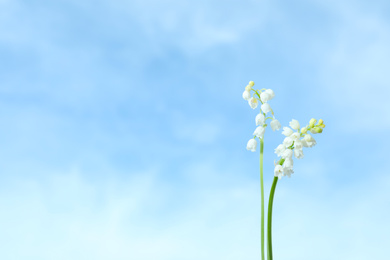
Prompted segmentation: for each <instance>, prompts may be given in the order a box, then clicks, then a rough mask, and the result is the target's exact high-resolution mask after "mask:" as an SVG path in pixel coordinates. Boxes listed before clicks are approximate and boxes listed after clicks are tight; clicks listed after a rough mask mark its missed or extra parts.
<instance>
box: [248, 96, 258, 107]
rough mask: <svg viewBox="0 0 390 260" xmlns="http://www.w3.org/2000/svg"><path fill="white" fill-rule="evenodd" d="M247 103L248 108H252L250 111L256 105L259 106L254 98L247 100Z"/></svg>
mask: <svg viewBox="0 0 390 260" xmlns="http://www.w3.org/2000/svg"><path fill="white" fill-rule="evenodd" d="M248 103H249V106H250V107H251V108H252V109H255V108H256V107H257V106H258V105H259V102H258V101H257V99H256V98H255V97H251V98H250V99H249V100H248Z"/></svg>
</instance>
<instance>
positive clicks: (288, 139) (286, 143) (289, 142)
mask: <svg viewBox="0 0 390 260" xmlns="http://www.w3.org/2000/svg"><path fill="white" fill-rule="evenodd" d="M293 142H294V140H293V139H291V137H289V136H287V137H286V138H284V140H283V145H284V146H285V147H290V146H291V145H292V144H293Z"/></svg>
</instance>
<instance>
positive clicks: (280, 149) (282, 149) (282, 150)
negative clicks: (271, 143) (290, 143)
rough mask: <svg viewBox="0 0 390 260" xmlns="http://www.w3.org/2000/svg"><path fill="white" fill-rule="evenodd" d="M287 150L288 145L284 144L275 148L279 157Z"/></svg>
mask: <svg viewBox="0 0 390 260" xmlns="http://www.w3.org/2000/svg"><path fill="white" fill-rule="evenodd" d="M284 151H286V147H285V146H284V145H282V144H279V145H278V147H276V149H275V153H276V154H277V155H278V157H280V156H282V153H283V152H284Z"/></svg>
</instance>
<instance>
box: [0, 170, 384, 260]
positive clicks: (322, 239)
mask: <svg viewBox="0 0 390 260" xmlns="http://www.w3.org/2000/svg"><path fill="white" fill-rule="evenodd" d="M199 163H201V165H200V166H199V167H196V165H195V164H194V165H192V166H191V167H190V166H189V168H188V169H187V170H186V172H188V174H187V175H183V177H185V178H188V180H189V181H191V183H190V184H189V185H185V186H183V187H181V185H177V184H176V183H170V182H167V181H162V179H161V178H160V174H161V173H162V172H160V173H159V171H147V172H143V173H137V174H132V175H131V177H123V176H122V177H120V178H121V179H118V177H112V178H108V179H106V180H102V179H100V180H99V179H95V180H93V179H87V178H86V177H85V176H84V175H83V174H82V173H81V172H80V171H78V170H73V171H71V172H69V173H56V174H50V175H47V176H46V177H41V178H40V179H39V178H38V177H36V178H34V179H31V178H29V177H25V178H15V179H13V182H12V181H9V180H7V181H8V183H7V186H8V187H5V186H4V184H5V183H4V181H3V187H2V189H1V192H0V205H1V208H2V212H3V213H2V214H1V216H0V226H1V230H2V232H1V234H0V242H1V243H2V244H3V245H4V247H3V249H2V253H1V255H2V257H1V258H2V259H4V260H11V259H15V258H16V259H29V260H31V259H41V260H45V259H54V258H55V259H60V260H61V259H75V260H77V259H85V258H92V259H96V260H99V259H107V258H110V259H113V260H117V259H129V258H131V259H143V260H149V259H150V260H172V259H177V260H179V259H185V260H195V259H210V260H211V259H217V258H222V259H239V258H242V259H258V258H259V191H258V189H259V185H258V183H257V180H250V179H247V178H246V177H245V176H243V175H237V173H233V170H231V171H228V172H223V173H222V171H223V170H224V169H223V170H222V169H219V168H218V167H215V166H216V165H214V166H213V164H210V163H206V162H203V163H202V162H199ZM194 167H195V168H194ZM199 170H200V171H201V177H199V178H197V179H196V176H195V175H196V174H197V172H198V171H199ZM112 176H118V175H116V174H115V173H114V174H113V175H112ZM191 176H192V177H191ZM207 176H210V178H208V177H207ZM193 177H195V179H194V178H193ZM294 177H295V176H293V177H292V178H291V179H288V178H286V179H282V181H281V182H280V183H279V184H278V188H277V193H276V199H275V204H274V250H275V252H274V254H275V257H277V258H278V259H281V260H283V259H331V258H332V257H334V256H335V255H337V256H348V257H350V258H353V259H367V257H369V256H372V254H373V250H372V249H375V250H374V252H375V253H374V256H375V257H377V258H378V259H381V257H382V258H383V257H384V255H386V252H385V248H386V247H385V245H386V244H388V242H389V238H388V236H387V234H388V232H390V229H389V226H388V225H386V224H385V223H386V221H387V218H386V216H387V215H388V213H389V212H388V209H387V208H386V207H385V205H388V204H389V202H390V201H389V199H388V198H389V197H390V196H389V195H390V194H389V190H388V187H389V185H390V178H388V176H381V175H379V176H378V177H377V178H373V179H372V181H370V182H365V183H358V184H355V185H353V184H349V185H348V184H345V185H344V187H345V188H342V189H339V190H337V189H336V188H334V189H328V188H327V189H326V190H327V192H328V193H326V195H324V193H323V192H322V191H321V192H318V190H320V189H319V188H320V187H321V183H320V182H316V181H314V182H313V185H312V186H311V187H310V186H309V187H307V188H303V189H302V187H297V186H295V185H293V183H294V182H293V181H291V180H294V179H293V178H294ZM315 178H316V177H315V176H314V177H313V179H315ZM319 178H320V179H321V178H323V177H321V176H320V177H319ZM379 180H380V181H379ZM269 186H270V183H268V182H267V183H266V187H267V190H268V188H269ZM340 245H342V246H340Z"/></svg>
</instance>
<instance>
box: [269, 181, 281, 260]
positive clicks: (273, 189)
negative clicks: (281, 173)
mask: <svg viewBox="0 0 390 260" xmlns="http://www.w3.org/2000/svg"><path fill="white" fill-rule="evenodd" d="M277 183H278V177H274V181H273V183H272V187H271V192H270V194H269V202H268V219H267V256H268V257H267V260H272V230H271V229H272V205H273V203H274V194H275V188H276V184H277Z"/></svg>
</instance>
